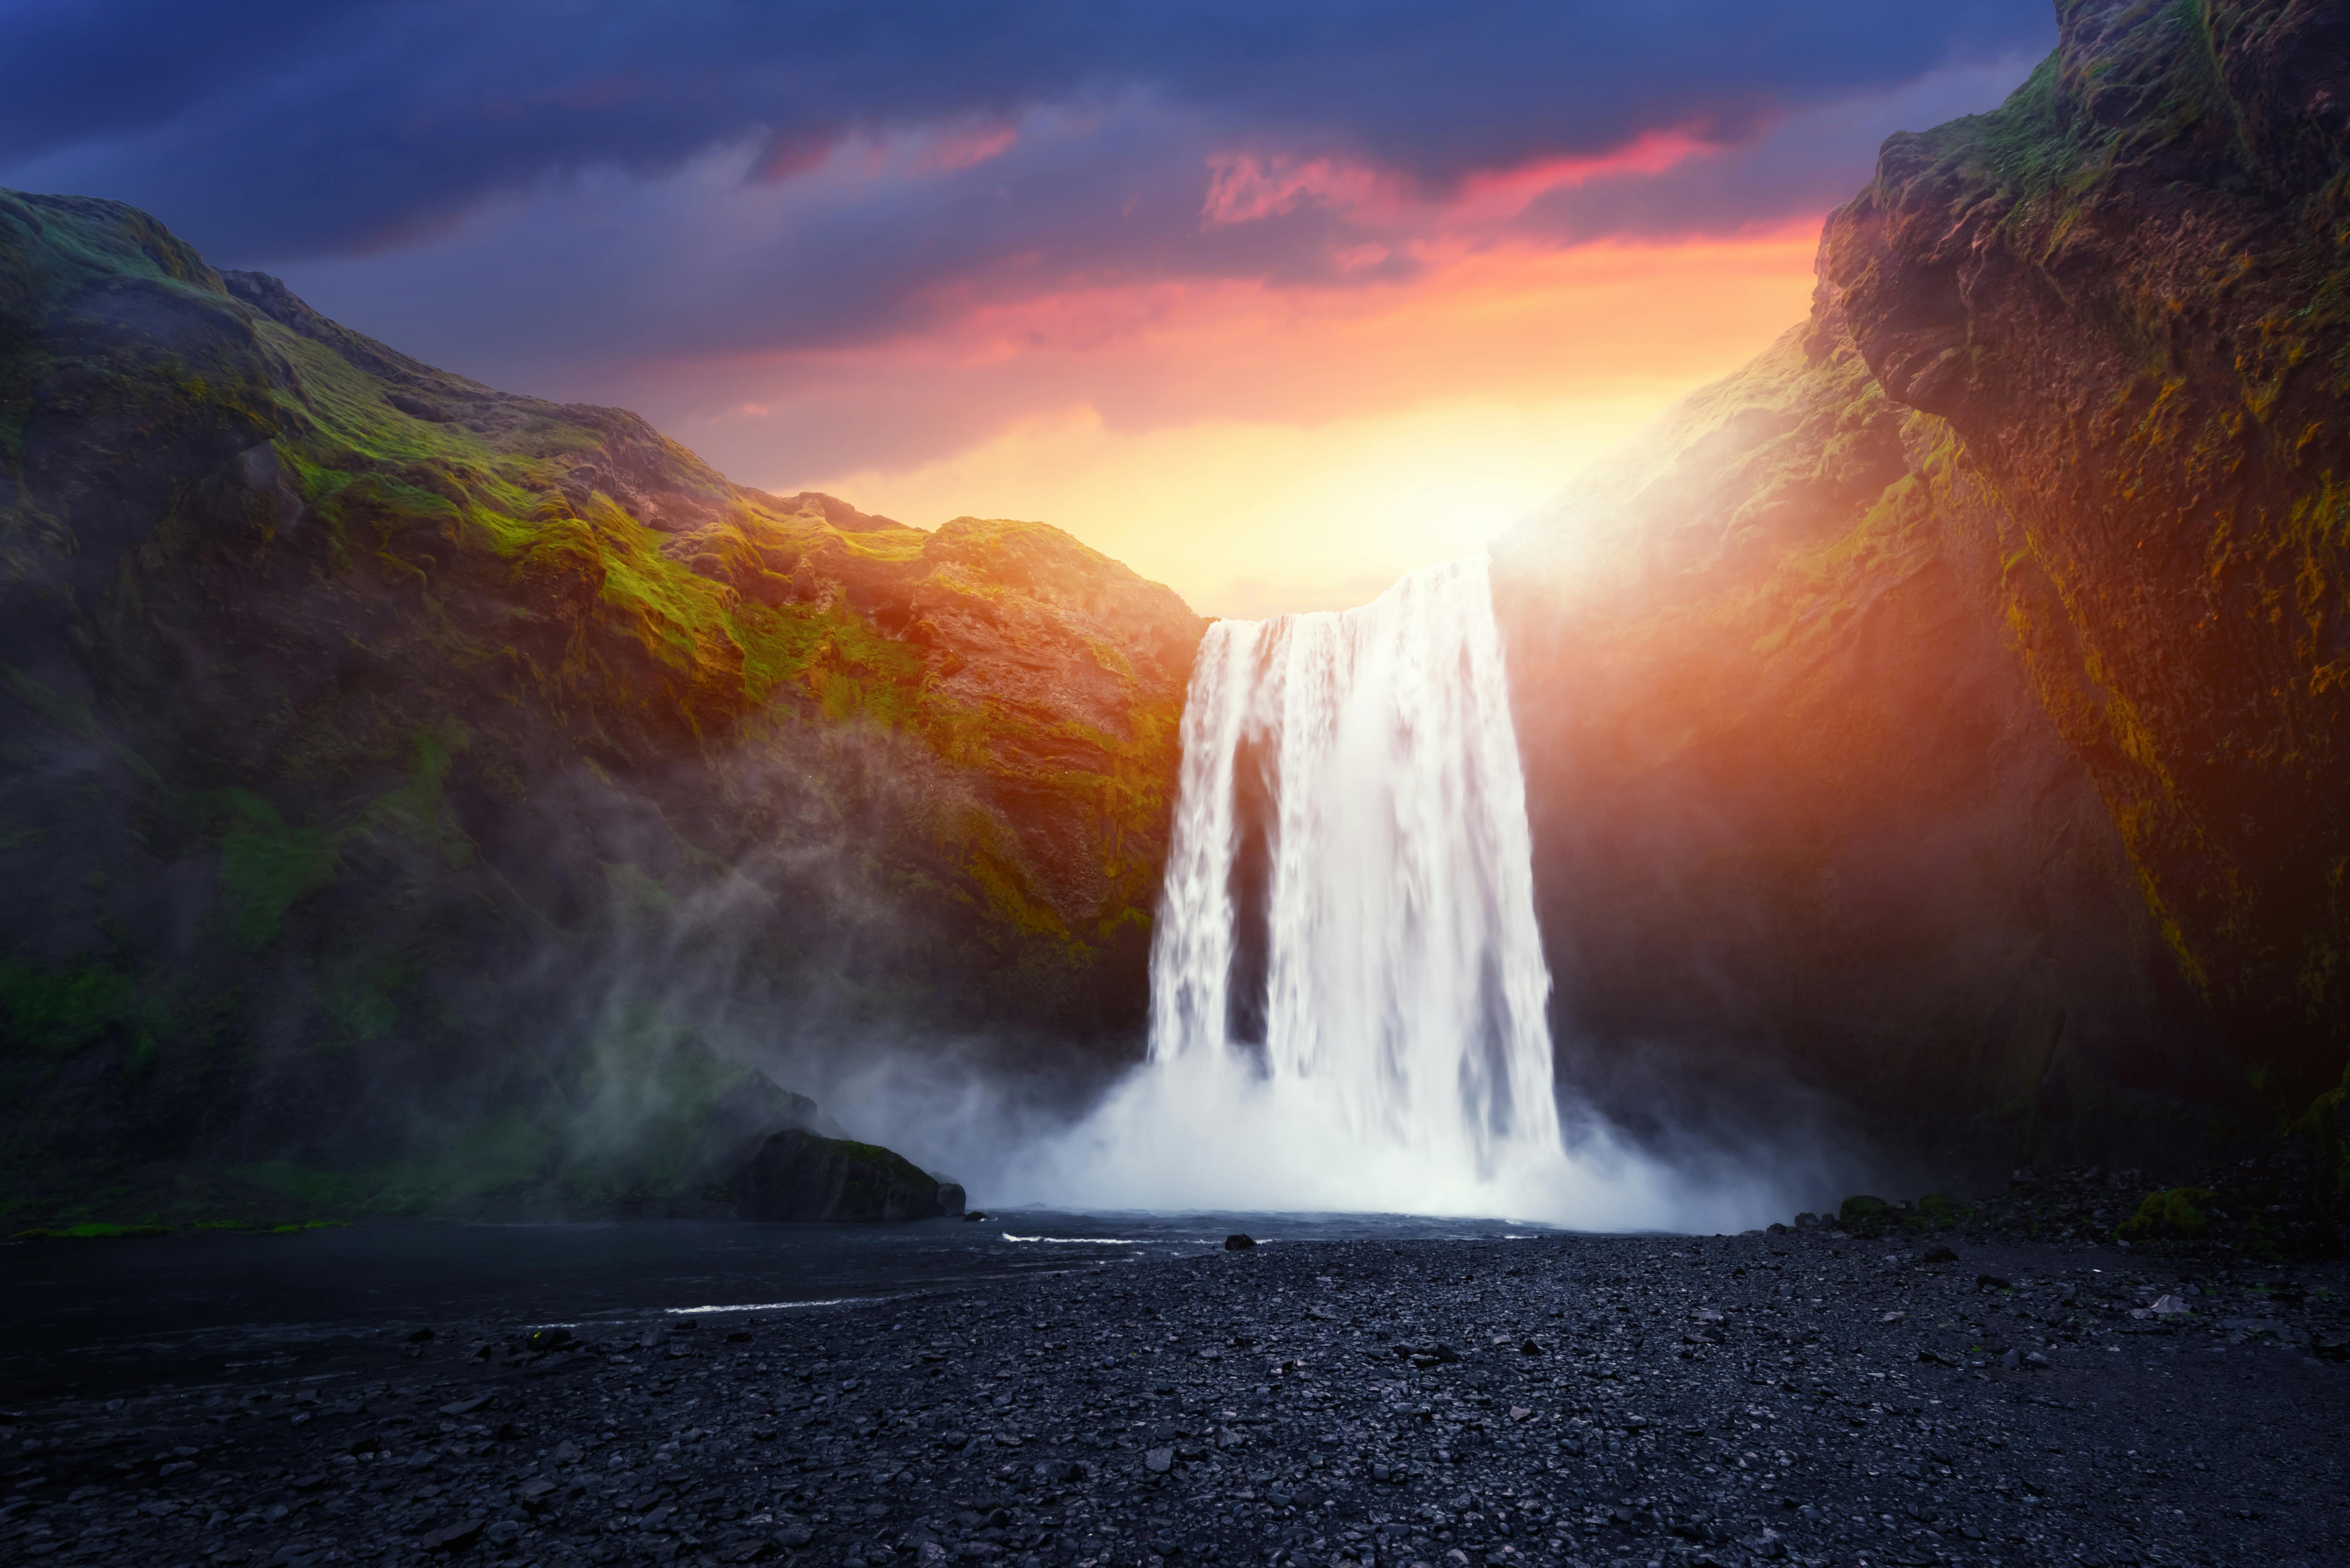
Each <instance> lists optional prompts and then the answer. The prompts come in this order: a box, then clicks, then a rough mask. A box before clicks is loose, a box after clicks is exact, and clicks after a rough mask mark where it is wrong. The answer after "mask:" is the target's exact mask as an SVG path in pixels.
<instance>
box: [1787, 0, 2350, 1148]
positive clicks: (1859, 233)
mask: <svg viewBox="0 0 2350 1568" xmlns="http://www.w3.org/2000/svg"><path fill="white" fill-rule="evenodd" d="M2061 16H2062V19H2063V23H2064V29H2063V40H2062V43H2061V45H2060V47H2059V48H2058V50H2057V52H2056V54H2055V55H2054V57H2052V58H2051V59H2050V60H2049V61H2048V62H2046V63H2045V64H2044V65H2043V67H2041V68H2040V69H2039V70H2038V71H2036V72H2035V73H2034V75H2033V78H2032V80H2031V81H2030V82H2029V83H2027V84H2026V86H2025V87H2024V88H2023V89H2022V90H2021V91H2019V92H2018V93H2017V94H2016V95H2015V96H2014V97H2013V98H2012V99H2011V100H2010V101H2009V102H2008V103H2007V104H2006V105H2005V106H2003V107H2002V109H1999V110H1997V111H1995V112H1994V113H1992V114H1991V115H1986V116H1979V117H1975V118H1973V119H1965V120H1960V121H1957V122H1954V123H1953V124H1950V125H1948V126H1943V127H1940V128H1938V129H1937V130H1933V131H1931V132H1928V133H1926V134H1923V135H1918V136H1905V137H1897V138H1895V139H1894V140H1892V141H1890V142H1888V143H1887V147H1886V150H1885V153H1884V155H1883V158H1882V161H1881V162H1880V166H1879V171H1878V175H1877V181H1876V182H1875V183H1874V184H1873V185H1872V186H1871V187H1870V189H1869V190H1868V191H1866V192H1864V193H1863V195H1862V196H1861V197H1860V198H1859V199H1858V200H1857V201H1856V202H1854V203H1853V204H1852V205H1851V206H1849V207H1848V208H1846V210H1845V211H1844V212H1843V213H1839V214H1838V215H1837V216H1836V218H1835V220H1834V221H1833V222H1832V223H1831V225H1830V229H1829V233H1828V235H1827V238H1826V241H1825V245H1824V248H1823V271H1824V274H1825V277H1826V278H1827V280H1828V282H1829V284H1830V286H1831V288H1832V291H1833V294H1834V296H1835V300H1836V303H1837V305H1838V306H1839V308H1841V309H1843V310H1845V311H1846V313H1847V315H1848V317H1849V318H1850V319H1851V321H1852V323H1853V327H1854V332H1855V335H1856V337H1857V339H1858V340H1859V342H1860V344H1861V346H1862V348H1863V351H1864V352H1865V354H1866V356H1867V358H1868V360H1869V363H1870V365H1871V367H1872V369H1873V370H1874V371H1875V373H1876V374H1877V376H1878V377H1879V379H1881V380H1882V381H1883V383H1884V384H1885V386H1886V388H1887V390H1888V391H1889V392H1890V393H1892V395H1894V396H1896V397H1898V398H1901V399H1903V400H1906V401H1908V402H1911V403H1913V404H1915V405H1917V406H1918V407H1920V408H1923V409H1927V410H1932V411H1934V412H1937V413H1939V414H1941V415H1944V416H1946V417H1947V418H1948V419H1949V420H1950V421H1951V423H1952V425H1953V426H1954V428H1955V429H1956V430H1957V431H1958V432H1959V434H1960V437H1961V438H1962V440H1963V441H1964V443H1965V447H1966V450H1967V452H1969V454H1970V458H1971V459H1972V460H1973V461H1974V462H1975V463H1976V464H1977V471H1978V472H1979V473H1980V474H1981V477H1982V479H1983V481H1984V482H1985V483H1987V484H1988V485H1989V486H1991V488H1993V489H1994V490H1995V491H1996V492H1997V493H1998V494H1999V495H2000V497H2001V498H2002V505H2003V506H2004V507H2005V509H2006V510H2007V511H2008V512H2009V513H2010V514H2012V517H2013V519H2014V520H2015V524H2016V527H2015V530H2014V532H2015V535H2016V537H2015V539H2014V540H2013V552H2012V560H2013V566H2014V576H2015V578H2016V584H2017V587H2016V591H2015V593H2014V595H2013V597H2012V609H2013V616H2012V624H2013V628H2014V630H2015V635H2016V638H2017V640H2018V643H2019V645H2020V646H2021V647H2022V649H2023V650H2024V651H2025V653H2026V655H2027V657H2028V659H2030V664H2031V669H2032V673H2033V680H2034V683H2035V686H2036V687H2037V689H2038V691H2040V693H2041V696H2042V700H2043V704H2044V705H2045V707H2046V708H2047V710H2048V711H2049V712H2050V713H2051V714H2052V715H2053V716H2054V718H2055V719H2056V721H2057V722H2058V723H2059V725H2060V726H2061V728H2062V729H2063V732H2064V735H2065V738H2066V741H2067V742H2068V743H2069V744H2070V745H2071V746H2072V748H2073V749H2074V751H2075V752H2076V753H2077V754H2079V755H2080V756H2082V757H2083V758H2084V759H2085V762H2086V763H2087V764H2088V765H2089V767H2090V769H2091V771H2092V773H2093V774H2094V776H2095V779H2096V781H2097V784H2098V787H2099V789H2100V791H2101V793H2102V794H2103V795H2104V797H2105V799H2106V805H2107V810H2108V815H2109V816H2110V817H2111V819H2112V820H2113V822H2114V823H2115V824H2116V828H2117V830H2118V831H2119V833H2120V834H2121V836H2122V838H2123V841H2124V843H2125V845H2126V848H2127V850H2128V852H2129V854H2130V857H2131V859H2132V862H2133V864H2134V867H2135V868H2136V871H2137V876H2138V878H2139V881H2140V885H2141V888H2142V890H2143V896H2144V899H2145V902H2146V906H2147V909H2148V910H2149V911H2150V913H2151V914H2152V916H2153V918H2154V919H2156V921H2157V922H2158V926H2159V928H2160V929H2161V931H2162V932H2163V935H2164V937H2165V940H2166V941H2167V943H2168V947H2169V949H2170V953H2171V962H2172V964H2173V966H2174V968H2175V971H2176V972H2177V973H2178V975H2179V977H2180V978H2181V980H2182V981H2184V982H2185V984H2186V985H2187V986H2188V987H2189V988H2190V989H2191V990H2193V991H2194V992H2196V993H2198V995H2199V999H2200V1003H2201V1005H2202V1006H2203V1007H2205V1008H2207V1009H2208V1010H2209V1012H2210V1016H2211V1017H2212V1018H2214V1019H2215V1020H2216V1021H2218V1023H2219V1024H2220V1027H2221V1028H2222V1030H2223V1031H2224V1032H2225V1033H2226V1034H2227V1036H2228V1038H2229V1040H2230V1044H2231V1048H2232V1051H2233V1053H2234V1057H2235V1061H2234V1064H2233V1067H2232V1076H2233V1077H2234V1079H2235V1080H2236V1082H2237V1084H2238V1085H2239V1086H2241V1087H2249V1088H2252V1089H2254V1090H2255V1091H2256V1092H2258V1093H2260V1094H2262V1095H2263V1096H2266V1097H2267V1098H2268V1099H2269V1100H2270V1101H2271V1102H2272V1109H2273V1110H2274V1111H2275V1112H2277V1113H2281V1114H2282V1115H2284V1116H2291V1115H2292V1114H2293V1113H2294V1112H2296V1111H2298V1110H2299V1109H2300V1108H2301V1107H2302V1106H2304V1105H2305V1104H2306V1103H2307V1101H2308V1098H2309V1096H2312V1095H2314V1093H2316V1092H2318V1091H2319V1090H2320V1089H2322V1088H2323V1087H2324V1086H2325V1085H2327V1084H2329V1083H2331V1082H2332V1081H2333V1080H2334V1077H2336V1076H2337V1075H2338V1074H2339V1073H2340V1071H2341V1068H2342V1064H2343V1062H2344V1060H2345V1054H2350V992H2345V989H2344V988H2345V985H2350V963H2346V961H2345V951H2350V883H2345V867H2350V815H2345V811H2344V810H2343V808H2342V805H2341V793H2340V789H2339V780H2340V778H2341V776H2342V772H2343V764H2344V763H2345V761H2346V760H2350V706H2345V695H2344V690H2343V682H2342V679H2341V676H2342V672H2343V670H2345V668H2350V666H2345V661H2344V654H2343V649H2342V637H2343V628H2344V626H2345V616H2350V577H2345V529H2344V525H2343V496H2344V489H2345V476H2350V407H2345V399H2350V314H2345V310H2350V250H2345V246H2350V209H2345V200H2350V194H2345V193H2350V179H2345V173H2350V159H2345V147H2344V145H2343V142H2342V139H2341V137H2340V135H2339V133H2338V128H2335V127H2334V126H2333V124H2332V122H2331V121H2329V120H2327V119H2325V112H2326V111H2325V110H2324V105H2325V104H2326V103H2328V102H2330V101H2334V100H2335V99H2338V98H2339V96H2340V93H2341V92H2342V90H2343V89H2345V88H2350V66H2345V60H2344V57H2343V55H2342V51H2341V50H2340V48H2339V47H2338V44H2337V43H2335V42H2334V41H2331V35H2330V34H2328V33H2327V32H2326V31H2325V28H2326V27H2327V26H2329V25H2330V24H2329V23H2328V22H2327V21H2326V19H2325V17H2324V15H2323V14H2322V13H2321V11H2320V10H2319V9H2317V8H2312V7H2307V6H2296V5H2285V4H2277V3H2265V0H2264V3H2258V4H2220V3H2210V4H2192V3H2172V4H2160V5H2129V6H2089V5H2066V6H2064V7H2063V8H2062V10H2061Z"/></svg>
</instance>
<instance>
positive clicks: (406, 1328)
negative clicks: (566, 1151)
mask: <svg viewBox="0 0 2350 1568" xmlns="http://www.w3.org/2000/svg"><path fill="white" fill-rule="evenodd" d="M1536 1229H1538V1228H1533V1227H1525V1226H1513V1225H1511V1224H1508V1223H1506V1222H1503V1221H1500V1220H1430V1219H1424V1218H1419V1217H1415V1216H1409V1215H1378V1214H1337V1215H1334V1214H1198V1213H1191V1214H1165V1213H1102V1214H1076V1213H1068V1212H1064V1211H1060V1210H1043V1209H1017V1210H1005V1211H1003V1212H1000V1213H994V1214H991V1215H990V1217H989V1218H988V1219H987V1220H980V1221H963V1220H920V1221H916V1222H913V1223H910V1224H903V1225H783V1224H754V1223H750V1222H743V1221H698V1220H633V1221H612V1222H605V1223H569V1224H536V1225H427V1224H411V1225H386V1226H376V1227H366V1228H358V1229H353V1230H348V1231H339V1230H329V1231H305V1232H302V1233H299V1234H296V1235H287V1236H244V1235H203V1236H174V1237H163V1238H155V1239H151V1240H124V1241H40V1242H21V1243H16V1244H13V1245H6V1246H0V1402H13V1401H16V1400H21V1399H26V1398H31V1397H42V1396H47V1395H53V1394H68V1393H69V1394H75V1395H80V1396H84V1397H91V1396H98V1395H103V1394H107V1393H109V1392H112V1391H115V1390H128V1389H130V1388H134V1387H137V1386H143V1385H148V1384H152V1383H157V1382H163V1383H174V1384H186V1383H200V1382H210V1381H219V1380H224V1379H225V1380H230V1381H235V1380H241V1379H260V1378H278V1377H284V1376H299V1375H302V1374H303V1373H306V1372H317V1373H321V1374H324V1373H328V1372H333V1371H338V1370H355V1369H358V1368H359V1367H360V1366H364V1365H365V1364H367V1363H369V1362H371V1361H380V1359H381V1358H383V1357H385V1356H387V1355H397V1354H398V1352H399V1349H400V1347H402V1346H404V1345H406V1344H407V1343H408V1337H407V1336H408V1335H409V1334H411V1333H413V1332H414V1331H416V1330H417V1329H420V1328H432V1330H433V1331H434V1333H435V1334H436V1335H437V1336H441V1337H442V1338H446V1337H448V1336H451V1335H458V1336H463V1335H471V1334H484V1333H489V1332H499V1333H506V1332H512V1331H514V1330H515V1329H517V1328H520V1327H524V1326H527V1325H535V1324H569V1325H573V1326H574V1327H575V1328H577V1329H579V1330H582V1331H584V1332H585V1333H587V1334H588V1335H590V1336H594V1335H596V1334H598V1333H599V1332H601V1333H603V1334H609V1333H611V1332H614V1331H616V1330H617V1329H618V1327H619V1325H621V1324H634V1323H637V1322H640V1321H642V1320H644V1319H647V1318H651V1317H659V1316H671V1315H693V1316H703V1315H714V1316H718V1317H721V1318H723V1316H724V1315H726V1314H742V1315H744V1316H758V1315H764V1316H766V1317H770V1318H772V1317H777V1316H782V1315H784V1314H792V1313H807V1312H823V1311H826V1310H827V1309H828V1308H830V1307H833V1306H837V1305H838V1304H839V1303H844V1302H852V1301H863V1300H871V1299H875V1298H879V1297H887V1296H895V1295H905V1294H910V1293H916V1292H922V1291H935V1290H946V1289H952V1288H955V1287H959V1286H963V1285H968V1284H972V1283H975V1282H983V1281H989V1280H1001V1279H1006V1278H1012V1277H1014V1276H1017V1275H1020V1274H1023V1273H1029V1272H1054V1271H1066V1270H1072V1269H1087V1270H1097V1269H1115V1268H1122V1267H1130V1266H1132V1265H1133V1264H1134V1263H1136V1262H1140V1261H1143V1260H1147V1259H1151V1258H1167V1257H1176V1256H1183V1255H1189V1254H1194V1253H1197V1252H1199V1251H1203V1250H1206V1249H1210V1248H1219V1247H1222V1245H1223V1241H1224V1238H1225V1237H1226V1236H1227V1235H1228V1234H1230V1233H1232V1232H1233V1231H1244V1232H1246V1233H1247V1234H1249V1235H1251V1236H1253V1237H1254V1238H1256V1239H1257V1240H1258V1241H1261V1242H1263V1243H1265V1244H1267V1245H1279V1244H1281V1243H1282V1242H1283V1241H1305V1240H1339V1239H1380V1238H1405V1237H1481V1236H1482V1237H1492V1236H1501V1235H1512V1234H1530V1233H1533V1232H1534V1231H1535V1230H1536Z"/></svg>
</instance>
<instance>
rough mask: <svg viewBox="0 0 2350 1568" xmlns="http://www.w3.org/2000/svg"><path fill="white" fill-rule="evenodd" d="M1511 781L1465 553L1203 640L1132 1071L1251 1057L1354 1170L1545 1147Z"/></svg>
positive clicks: (1458, 1166) (1524, 881)
mask: <svg viewBox="0 0 2350 1568" xmlns="http://www.w3.org/2000/svg"><path fill="white" fill-rule="evenodd" d="M1532 861H1533V848H1532V846H1531V844H1530V843H1529V841H1528V838H1527V833H1526V808H1525V786H1524V783H1523V775H1522V774H1521V773H1520V772H1519V767H1518V745H1517V736H1516V733H1515V732H1514V731H1513V729H1512V727H1511V722H1510V709H1509V693H1508V686H1507V681H1506V680H1505V678H1504V675H1503V666H1502V642H1501V636H1500V633H1499V631H1498V630H1497V628H1495V626H1494V624H1493V612H1492V597H1491V595H1490V593H1489V591H1488V587H1487V584H1486V576H1485V563H1484V561H1483V560H1482V559H1476V560H1467V561H1454V562H1451V563H1449V564H1447V565H1444V566H1432V567H1430V568H1428V569H1426V570H1424V571H1419V572H1415V573H1413V574H1412V575H1411V576H1408V577H1405V578H1404V579H1403V580H1402V581H1400V582H1399V583H1398V584H1396V586H1395V587H1392V588H1390V589H1388V591H1387V592H1386V593H1385V594H1383V595H1381V596H1380V597H1378V599H1376V600H1374V601H1373V602H1372V603H1370V604H1368V605H1366V606H1364V607H1362V608H1360V609H1354V610H1347V611H1345V612H1343V613H1340V614H1323V615H1302V616H1284V617H1282V618H1277V619H1274V620H1268V621H1220V622H1218V623H1217V624H1216V625H1215V626H1213V627H1211V628H1209V631H1208V636H1207V639H1206V640H1205V641H1204V642H1203V643H1202V644H1201V648H1200V654H1199V660H1198V663H1197V665H1196V666H1195V668H1194V672H1193V675H1192V678H1191V701H1190V703H1189V705H1188V707H1187V709H1186V711H1185V713H1184V718H1183V772H1182V781H1181V787H1180V797H1179V803H1178V805H1177V809H1176V815H1175V832H1174V843H1173V846H1172V849H1171V852H1170V856H1169V859H1168V867H1167V883H1166V893H1165V896H1164V901H1163V904H1162V908H1161V912H1160V916H1159V930H1158V938H1157V941H1156V944H1155V946H1154V948H1153V950H1152V954H1151V966H1150V991H1151V1021H1150V1059H1151V1061H1152V1062H1153V1063H1154V1064H1159V1065H1160V1066H1162V1067H1164V1068H1168V1069H1170V1070H1173V1071H1176V1072H1180V1071H1181V1070H1182V1069H1183V1068H1184V1067H1185V1066H1186V1065H1187V1064H1189V1062H1190V1060H1191V1058H1193V1057H1197V1056H1205V1057H1210V1058H1213V1057H1217V1056H1221V1055H1223V1054H1228V1053H1232V1052H1234V1051H1249V1052H1253V1053H1255V1054H1256V1056H1255V1060H1254V1062H1253V1065H1254V1067H1255V1069H1256V1070H1257V1071H1258V1072H1260V1073H1261V1074H1262V1075H1263V1076H1264V1077H1265V1078H1266V1079H1268V1080H1269V1081H1270V1083H1271V1085H1272V1088H1273V1092H1274V1094H1275V1095H1276V1096H1283V1095H1284V1093H1285V1094H1286V1095H1288V1096H1293V1097H1311V1098H1314V1099H1315V1100H1318V1101H1320V1102H1321V1103H1322V1104H1321V1107H1320V1108H1321V1109H1322V1111H1323V1112H1324V1115H1325V1116H1326V1119H1328V1120H1330V1121H1332V1122H1335V1124H1336V1127H1338V1128H1339V1129H1341V1130H1342V1131H1343V1133H1344V1134H1345V1135H1346V1137H1347V1138H1349V1139H1350V1140H1353V1142H1354V1144H1355V1147H1357V1148H1358V1149H1359V1150H1360V1152H1361V1153H1362V1154H1364V1155H1374V1154H1376V1155H1378V1156H1380V1157H1383V1158H1389V1159H1396V1160H1400V1161H1403V1162H1404V1163H1406V1164H1407V1165H1409V1166H1411V1167H1414V1168H1421V1169H1428V1168H1436V1169H1441V1170H1443V1171H1446V1172H1450V1173H1457V1174H1464V1175H1470V1176H1473V1177H1474V1178H1475V1179H1479V1180H1491V1179H1492V1178H1493V1177H1494V1176H1495V1175H1496V1174H1497V1172H1498V1171H1499V1170H1500V1169H1501V1168H1504V1167H1506V1166H1508V1165H1510V1164H1512V1163H1513V1162H1517V1161H1522V1157H1523V1156H1525V1155H1527V1154H1534V1155H1537V1156H1539V1155H1542V1154H1555V1151H1556V1150H1557V1148H1558V1147H1559V1124H1558V1111H1557V1106H1556V1105H1555V1101H1554V1100H1553V1097H1552V1085H1551V1039H1550V1028H1549V1025H1548V1024H1547V1023H1546V1022H1545V1021H1544V1016H1543V1008H1544V1002H1545V1000H1546V999H1547V998H1548V996H1549V994H1550V974H1549V971H1547V970H1546V969H1545V968H1544V964H1543V956H1542V943H1541V938H1540V935H1539V933H1538V931H1537V929H1536V928H1535V925H1534V882H1533V873H1532Z"/></svg>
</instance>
